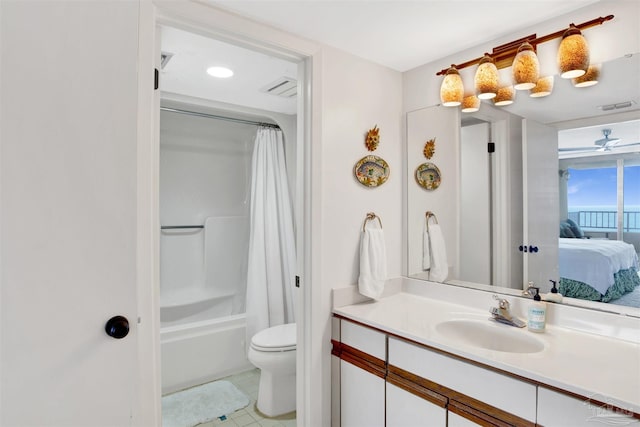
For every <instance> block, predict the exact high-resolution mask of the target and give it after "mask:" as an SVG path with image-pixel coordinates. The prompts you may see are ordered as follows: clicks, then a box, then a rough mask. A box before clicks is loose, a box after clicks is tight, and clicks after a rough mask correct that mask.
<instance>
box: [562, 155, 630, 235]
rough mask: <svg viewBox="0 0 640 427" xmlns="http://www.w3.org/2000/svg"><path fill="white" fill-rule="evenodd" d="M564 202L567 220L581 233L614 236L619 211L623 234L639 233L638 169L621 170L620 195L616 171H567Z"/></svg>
mask: <svg viewBox="0 0 640 427" xmlns="http://www.w3.org/2000/svg"><path fill="white" fill-rule="evenodd" d="M622 201H624V203H622ZM567 202H568V214H569V218H570V219H572V220H574V221H575V222H576V223H577V224H578V225H579V226H580V227H581V228H583V229H584V231H587V232H589V231H591V232H602V233H607V235H608V233H617V231H618V214H619V211H621V212H620V214H621V215H622V231H623V233H640V166H624V167H623V187H622V191H621V192H619V191H618V167H615V166H614V167H601V168H589V169H572V168H570V169H569V180H568V185H567ZM619 206H624V208H623V209H619ZM612 237H613V238H615V235H614V236H612Z"/></svg>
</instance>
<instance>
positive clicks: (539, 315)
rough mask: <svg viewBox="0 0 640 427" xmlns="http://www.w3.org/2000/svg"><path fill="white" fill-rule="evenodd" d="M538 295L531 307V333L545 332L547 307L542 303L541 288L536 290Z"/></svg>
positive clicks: (529, 323)
mask: <svg viewBox="0 0 640 427" xmlns="http://www.w3.org/2000/svg"><path fill="white" fill-rule="evenodd" d="M535 290H536V294H535V295H534V296H533V302H532V303H531V305H530V306H529V311H528V320H529V321H528V322H527V327H528V328H529V330H530V331H531V332H544V327H545V318H546V316H547V305H546V304H545V303H543V302H542V301H541V298H540V288H535Z"/></svg>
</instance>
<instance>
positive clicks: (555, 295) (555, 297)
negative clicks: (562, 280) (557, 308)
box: [544, 280, 562, 303]
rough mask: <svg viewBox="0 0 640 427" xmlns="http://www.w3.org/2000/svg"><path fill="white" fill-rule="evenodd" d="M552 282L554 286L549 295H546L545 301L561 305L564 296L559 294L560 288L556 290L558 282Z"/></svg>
mask: <svg viewBox="0 0 640 427" xmlns="http://www.w3.org/2000/svg"><path fill="white" fill-rule="evenodd" d="M549 281H550V282H551V284H552V285H553V286H552V287H551V292H549V293H548V294H546V295H545V296H544V300H545V301H549V302H557V303H561V302H562V294H561V293H560V292H558V288H556V281H555V280H549Z"/></svg>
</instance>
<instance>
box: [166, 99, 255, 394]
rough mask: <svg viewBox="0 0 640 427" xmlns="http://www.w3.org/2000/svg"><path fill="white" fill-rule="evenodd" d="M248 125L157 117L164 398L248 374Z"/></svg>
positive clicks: (250, 136) (250, 131)
mask: <svg viewBox="0 0 640 427" xmlns="http://www.w3.org/2000/svg"><path fill="white" fill-rule="evenodd" d="M255 134H256V126H254V125H250V124H240V123H234V122H229V121H223V120H215V119H210V118H203V117H197V116H189V115H184V114H178V113H172V112H166V111H162V112H161V120H160V223H161V224H162V226H190V225H195V226H200V225H202V226H204V228H192V229H164V230H162V231H161V233H160V302H161V304H160V305H161V309H160V319H161V322H162V323H161V324H162V327H161V351H162V388H163V393H167V392H171V391H174V390H178V389H181V388H184V387H188V386H191V385H195V384H199V383H203V382H205V381H209V380H212V379H216V378H220V377H222V376H225V375H227V374H231V373H234V372H238V371H241V370H244V369H248V368H250V367H251V364H250V363H249V361H248V360H247V358H246V354H245V343H244V340H245V325H246V322H245V318H244V311H245V307H244V306H245V303H244V298H245V290H246V269H247V250H248V242H249V216H248V215H249V192H250V182H251V181H250V179H251V170H250V167H251V154H252V150H253V145H254V139H255Z"/></svg>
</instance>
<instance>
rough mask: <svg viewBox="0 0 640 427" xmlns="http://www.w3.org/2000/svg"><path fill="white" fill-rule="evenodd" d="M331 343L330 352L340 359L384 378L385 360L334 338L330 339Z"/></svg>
mask: <svg viewBox="0 0 640 427" xmlns="http://www.w3.org/2000/svg"><path fill="white" fill-rule="evenodd" d="M331 344H332V349H331V354H332V355H334V356H336V357H339V358H340V360H344V361H345V362H349V363H351V364H352V365H354V366H357V367H358V368H360V369H364V370H365V371H367V372H369V373H371V374H373V375H375V376H377V377H380V378H382V379H385V378H386V376H387V362H385V361H384V360H382V359H378V358H377V357H375V356H372V355H370V354H368V353H365V352H364V351H361V350H358V349H357V348H354V347H351V346H349V345H347V344H344V343H341V342H339V341H336V340H331Z"/></svg>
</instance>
